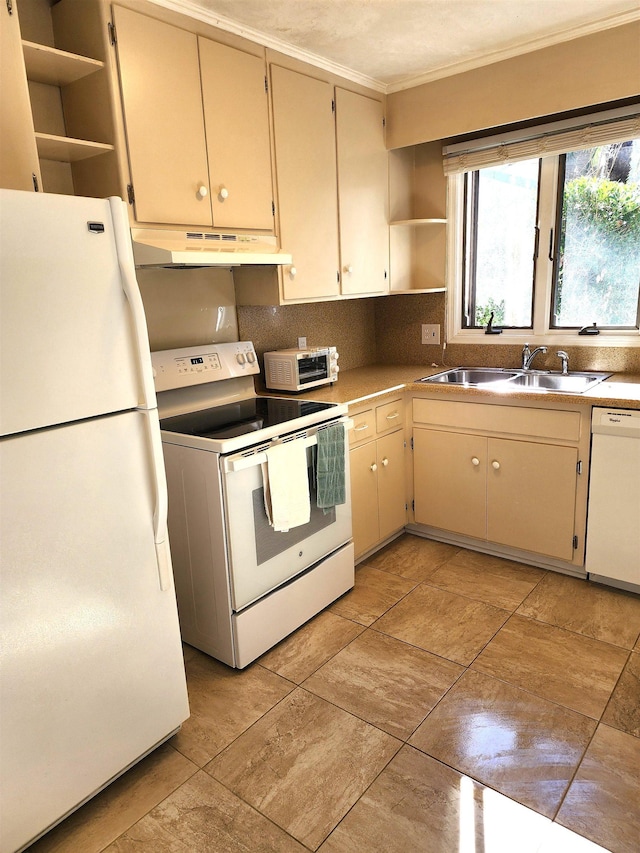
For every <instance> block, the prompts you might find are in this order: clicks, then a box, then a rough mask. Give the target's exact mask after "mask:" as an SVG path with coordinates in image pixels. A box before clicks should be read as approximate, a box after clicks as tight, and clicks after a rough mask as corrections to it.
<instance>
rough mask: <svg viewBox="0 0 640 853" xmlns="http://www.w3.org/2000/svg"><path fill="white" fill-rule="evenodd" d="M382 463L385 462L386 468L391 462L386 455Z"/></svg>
mask: <svg viewBox="0 0 640 853" xmlns="http://www.w3.org/2000/svg"><path fill="white" fill-rule="evenodd" d="M382 464H383V465H384V467H385V468H386V467H387V465H388V464H389V460H388V459H387V458H386V457H385V458H384V459H383V460H382Z"/></svg>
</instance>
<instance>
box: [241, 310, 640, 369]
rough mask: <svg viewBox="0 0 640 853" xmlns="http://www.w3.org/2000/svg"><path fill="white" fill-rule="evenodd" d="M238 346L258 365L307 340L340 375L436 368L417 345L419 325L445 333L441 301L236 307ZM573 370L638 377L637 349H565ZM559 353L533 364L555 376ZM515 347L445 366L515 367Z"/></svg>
mask: <svg viewBox="0 0 640 853" xmlns="http://www.w3.org/2000/svg"><path fill="white" fill-rule="evenodd" d="M237 312H238V326H239V331H240V339H241V340H250V341H253V342H254V345H255V348H256V351H257V353H258V356H259V357H260V360H261V361H262V355H263V353H265V352H268V351H269V350H274V349H286V348H288V347H295V346H297V339H298V337H302V336H306V338H307V343H308V345H309V346H319V345H327V346H335V347H337V348H338V352H339V353H340V369H341V370H351V369H353V368H355V367H365V366H367V365H370V364H411V365H418V364H424V365H428V366H430V365H432V364H436V365H441V364H442V363H443V348H442V346H425V345H423V344H422V343H421V326H422V324H423V323H437V324H438V325H439V326H440V328H441V330H442V334H443V333H444V328H445V294H444V293H428V294H417V293H416V294H408V295H407V294H402V295H400V294H399V295H397V296H382V297H377V298H371V299H349V300H345V301H340V302H313V303H306V304H301V305H286V306H283V307H275V306H274V307H265V306H256V307H242V306H238V308H237ZM563 349H565V350H566V351H567V352H568V353H569V364H570V365H571V368H572V369H573V370H606V371H610V372H612V373H618V372H619V373H633V374H640V347H599V346H579V345H576V346H564V347H563ZM555 353H556V349H555V348H553V347H549V352H548V353H547V355H546V356H545V357H544V358H542V359H541V360H540V361H538V362H537V364H538V365H539V366H540V367H543V366H544V367H547V368H548V369H553V370H557V369H558V368H559V361H558V359H557V357H556V355H555ZM521 358H522V347H521V346H519V345H516V346H508V345H490V344H488V345H483V344H477V345H475V344H449V345H448V346H447V347H446V351H445V353H444V363H445V364H446V366H460V365H462V364H465V365H469V366H485V365H487V366H496V367H516V366H519V365H520V361H521Z"/></svg>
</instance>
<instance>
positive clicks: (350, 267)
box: [344, 264, 353, 275]
mask: <svg viewBox="0 0 640 853" xmlns="http://www.w3.org/2000/svg"><path fill="white" fill-rule="evenodd" d="M344 271H345V272H346V273H348V274H349V275H351V273H352V272H353V267H352V266H351V264H347V266H346V267H345V268H344Z"/></svg>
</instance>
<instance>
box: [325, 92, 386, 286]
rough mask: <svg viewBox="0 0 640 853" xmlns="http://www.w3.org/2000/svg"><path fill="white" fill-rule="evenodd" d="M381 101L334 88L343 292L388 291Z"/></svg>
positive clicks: (384, 150)
mask: <svg viewBox="0 0 640 853" xmlns="http://www.w3.org/2000/svg"><path fill="white" fill-rule="evenodd" d="M382 121H383V112H382V104H381V103H380V101H375V100H373V99H372V98H367V97H365V96H363V95H358V94H356V93H355V92H348V91H346V90H345V89H339V88H336V139H337V151H338V199H339V211H340V264H341V269H340V279H341V282H342V293H345V294H349V293H381V292H383V291H385V290H388V289H389V278H388V270H389V224H388V213H387V210H388V196H389V192H388V187H389V179H388V154H387V149H386V147H385V143H384V129H383V124H382Z"/></svg>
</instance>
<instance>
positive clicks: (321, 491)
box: [316, 424, 346, 509]
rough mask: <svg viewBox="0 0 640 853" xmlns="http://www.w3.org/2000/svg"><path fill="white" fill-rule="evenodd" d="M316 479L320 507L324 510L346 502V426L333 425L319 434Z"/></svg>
mask: <svg viewBox="0 0 640 853" xmlns="http://www.w3.org/2000/svg"><path fill="white" fill-rule="evenodd" d="M317 438H318V453H317V457H316V479H317V495H318V506H319V507H321V508H322V509H325V508H327V507H332V506H336V504H343V503H345V501H346V485H345V470H344V441H345V431H344V424H332V425H331V426H329V427H325V428H324V429H319V430H318V432H317Z"/></svg>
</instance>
